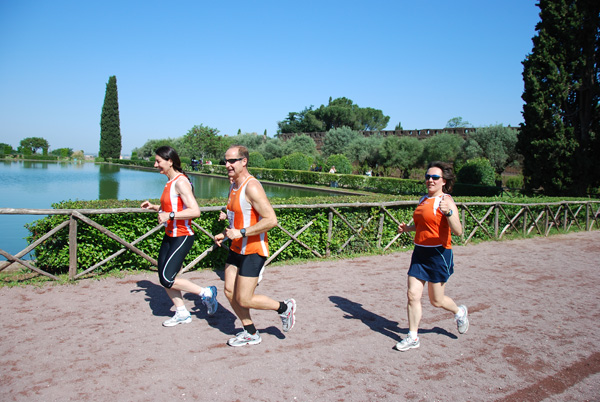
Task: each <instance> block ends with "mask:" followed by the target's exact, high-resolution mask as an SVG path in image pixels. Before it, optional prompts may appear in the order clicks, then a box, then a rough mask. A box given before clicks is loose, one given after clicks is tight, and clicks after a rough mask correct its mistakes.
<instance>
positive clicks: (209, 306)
mask: <svg viewBox="0 0 600 402" xmlns="http://www.w3.org/2000/svg"><path fill="white" fill-rule="evenodd" d="M209 289H210V291H211V292H212V296H211V297H205V296H201V297H200V298H201V299H202V303H204V305H205V306H206V311H207V312H208V315H214V314H215V313H216V312H217V308H219V303H218V302H217V287H216V286H211V287H210V288H209Z"/></svg>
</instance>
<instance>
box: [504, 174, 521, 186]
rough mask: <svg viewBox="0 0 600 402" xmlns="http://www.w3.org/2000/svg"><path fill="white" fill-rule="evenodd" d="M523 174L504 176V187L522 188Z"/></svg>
mask: <svg viewBox="0 0 600 402" xmlns="http://www.w3.org/2000/svg"><path fill="white" fill-rule="evenodd" d="M523 183H524V181H523V175H517V176H508V177H507V178H506V187H508V188H523Z"/></svg>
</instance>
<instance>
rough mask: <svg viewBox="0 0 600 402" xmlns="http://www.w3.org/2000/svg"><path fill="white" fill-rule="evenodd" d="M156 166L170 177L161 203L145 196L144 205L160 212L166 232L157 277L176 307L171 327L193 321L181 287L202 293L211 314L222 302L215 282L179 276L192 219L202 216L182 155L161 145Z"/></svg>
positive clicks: (191, 237)
mask: <svg viewBox="0 0 600 402" xmlns="http://www.w3.org/2000/svg"><path fill="white" fill-rule="evenodd" d="M154 167H155V168H158V171H159V172H160V173H162V174H164V175H165V176H167V178H168V181H167V184H166V185H165V188H164V190H163V193H162V196H161V197H160V205H156V204H152V203H150V201H147V200H146V201H144V202H142V205H141V207H142V208H147V209H152V210H154V211H156V212H158V222H159V223H162V224H163V225H164V226H165V235H164V237H163V240H162V244H161V246H160V251H159V253H158V278H159V280H160V283H161V285H163V286H164V287H165V289H166V291H167V294H168V295H169V297H170V298H171V301H172V302H173V304H174V305H175V308H176V311H175V315H173V317H171V318H169V319H168V320H166V321H165V322H163V325H164V326H165V327H172V326H175V325H177V324H188V323H190V322H191V321H192V316H191V314H190V312H189V311H188V310H187V309H186V307H185V304H184V302H183V298H182V295H181V292H182V291H184V292H190V293H195V294H197V295H199V296H200V297H201V299H202V302H203V303H204V305H205V306H206V309H207V311H208V315H213V314H215V312H216V311H217V307H218V306H219V304H218V303H217V288H216V287H215V286H210V287H206V288H203V287H200V286H198V285H196V284H194V283H192V282H191V281H189V280H187V279H182V278H176V276H177V274H178V273H179V271H180V269H181V266H182V264H183V260H184V259H185V257H186V256H187V254H188V253H189V251H190V249H191V248H192V244H193V243H194V232H193V230H192V219H194V218H197V217H199V216H200V208H199V207H198V203H197V202H196V198H195V197H194V192H193V188H192V185H191V183H190V179H189V177H187V175H186V174H185V173H184V172H183V169H182V168H181V161H180V159H179V155H177V152H175V150H174V149H173V148H171V147H169V146H162V147H159V148H158V149H157V150H156V156H155V162H154Z"/></svg>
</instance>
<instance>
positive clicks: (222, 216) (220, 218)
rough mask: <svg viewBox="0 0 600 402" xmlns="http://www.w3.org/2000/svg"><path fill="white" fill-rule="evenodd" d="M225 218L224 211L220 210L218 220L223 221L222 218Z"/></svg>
mask: <svg viewBox="0 0 600 402" xmlns="http://www.w3.org/2000/svg"><path fill="white" fill-rule="evenodd" d="M226 219H227V214H226V213H225V212H223V211H221V212H220V213H219V220H220V221H224V220H226Z"/></svg>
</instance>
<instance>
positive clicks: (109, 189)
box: [98, 164, 121, 200]
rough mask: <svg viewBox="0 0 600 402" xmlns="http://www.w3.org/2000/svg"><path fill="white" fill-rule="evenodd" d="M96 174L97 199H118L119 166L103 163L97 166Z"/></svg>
mask: <svg viewBox="0 0 600 402" xmlns="http://www.w3.org/2000/svg"><path fill="white" fill-rule="evenodd" d="M99 167H100V170H99V175H98V199H100V200H111V199H115V200H118V199H119V177H118V174H119V171H120V169H121V168H120V166H117V165H105V164H102V165H100V166H99Z"/></svg>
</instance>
